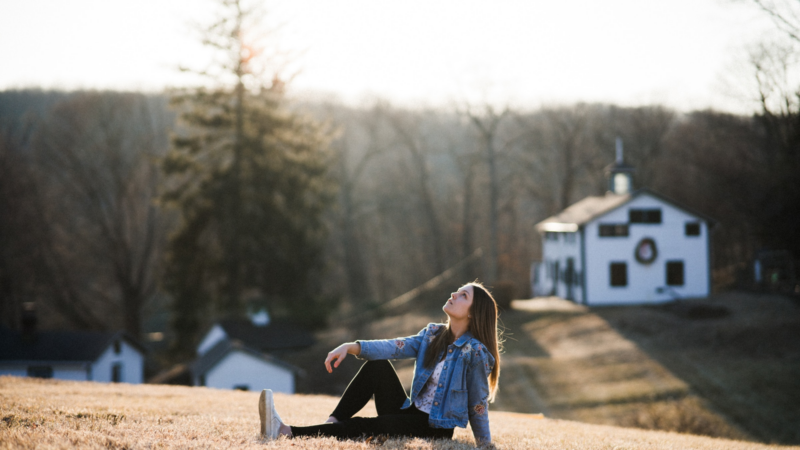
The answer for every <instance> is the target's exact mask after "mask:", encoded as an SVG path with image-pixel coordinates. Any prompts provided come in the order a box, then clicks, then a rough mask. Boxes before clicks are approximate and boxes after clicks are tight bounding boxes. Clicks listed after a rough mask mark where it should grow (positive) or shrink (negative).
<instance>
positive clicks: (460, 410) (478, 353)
mask: <svg viewBox="0 0 800 450" xmlns="http://www.w3.org/2000/svg"><path fill="white" fill-rule="evenodd" d="M444 328H445V325H444V324H436V323H431V324H428V326H427V327H425V328H423V329H422V330H421V331H420V332H419V334H417V335H416V336H408V337H404V338H397V339H385V340H371V341H357V342H358V343H359V344H361V353H360V354H359V355H358V356H357V357H358V358H359V359H367V360H372V359H411V358H415V359H416V360H417V361H416V364H415V365H414V382H413V384H412V386H411V397H410V398H408V399H406V401H405V403H404V404H403V407H402V408H403V409H406V408H408V407H410V406H411V405H412V404H413V403H414V401H415V400H416V398H417V396H418V395H419V394H420V392H421V391H422V388H423V387H424V386H425V383H426V382H427V381H428V378H430V376H431V374H432V373H433V369H434V368H433V367H431V368H426V367H425V366H424V364H423V361H424V360H425V351H426V350H427V349H428V345H429V344H430V343H431V341H433V338H434V336H436V334H437V333H438V332H439V331H440V330H443V329H444ZM441 358H442V355H441V354H439V356H438V358H437V361H439V360H441ZM494 363H495V360H494V357H493V356H492V354H491V353H490V352H489V350H488V349H487V348H486V346H485V345H483V344H482V343H481V342H480V341H479V340H477V339H475V338H474V337H473V336H472V334H471V333H470V332H469V331H467V332H466V333H464V334H463V335H462V336H461V337H459V338H458V339H456V341H455V342H454V343H453V344H451V345H449V346H448V347H447V357H446V359H445V363H444V367H443V368H442V373H441V375H440V376H439V385H438V386H437V387H436V393H435V394H434V397H433V405H432V406H431V412H430V415H429V418H428V424H429V425H430V426H431V427H433V428H455V427H461V428H466V427H467V421H468V420H469V423H470V425H472V434H473V435H474V436H475V441H476V442H477V443H478V444H484V443H490V442H491V441H492V434H491V432H490V431H489V404H488V401H487V399H488V398H489V374H490V373H491V372H492V367H494Z"/></svg>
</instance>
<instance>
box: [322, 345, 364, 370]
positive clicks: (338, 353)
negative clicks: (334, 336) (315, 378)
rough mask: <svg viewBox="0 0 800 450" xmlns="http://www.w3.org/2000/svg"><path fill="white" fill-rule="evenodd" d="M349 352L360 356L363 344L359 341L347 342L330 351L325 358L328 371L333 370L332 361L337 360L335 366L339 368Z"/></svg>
mask: <svg viewBox="0 0 800 450" xmlns="http://www.w3.org/2000/svg"><path fill="white" fill-rule="evenodd" d="M348 353H349V354H351V355H355V356H358V354H359V353H361V344H359V343H358V342H347V343H344V344H342V345H340V346H338V347H336V348H335V349H333V350H331V351H330V352H328V357H327V358H325V368H326V369H328V373H331V372H333V369H332V368H331V362H333V361H336V362H335V363H334V364H333V368H334V369H335V368H338V367H339V364H341V363H342V360H343V359H344V358H345V357H346V356H347V354H348Z"/></svg>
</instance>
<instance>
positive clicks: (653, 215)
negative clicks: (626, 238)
mask: <svg viewBox="0 0 800 450" xmlns="http://www.w3.org/2000/svg"><path fill="white" fill-rule="evenodd" d="M628 221H629V222H630V223H661V210H660V209H658V208H653V209H631V210H628Z"/></svg>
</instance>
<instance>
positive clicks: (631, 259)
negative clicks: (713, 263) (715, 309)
mask: <svg viewBox="0 0 800 450" xmlns="http://www.w3.org/2000/svg"><path fill="white" fill-rule="evenodd" d="M631 208H660V209H661V219H662V223H660V224H639V223H635V224H630V225H629V236H627V237H602V238H601V237H599V234H598V233H599V224H601V223H628V210H629V209H631ZM687 222H700V236H686V235H685V224H686V223H687ZM585 236H586V262H587V264H586V272H587V274H586V282H587V285H586V287H587V297H588V303H589V304H590V305H602V304H633V303H656V302H664V301H669V300H672V299H673V298H674V297H673V296H672V295H670V293H669V291H665V292H662V293H658V292H657V290H656V289H657V288H659V287H662V288H663V287H666V286H667V282H666V263H667V261H671V260H680V261H683V264H684V285H683V286H670V287H669V289H670V290H672V291H673V292H674V293H676V294H677V295H679V296H681V297H705V296H707V295H708V294H709V273H708V270H709V255H708V227H707V224H706V223H705V222H704V221H702V220H701V219H699V218H697V217H695V216H692V215H690V214H687V213H686V212H684V211H682V210H680V209H678V208H675V207H673V206H671V205H669V204H668V203H665V202H663V201H661V200H659V199H658V198H656V197H653V196H651V195H648V194H642V195H639V196H637V197H636V198H634V199H633V200H631V201H630V202H629V203H627V204H625V205H623V206H622V207H620V208H617V209H616V210H614V211H611V212H609V213H607V214H605V215H604V216H602V217H600V218H597V219H595V220H593V221H592V222H590V223H588V224H587V225H586V227H585ZM648 237H649V238H651V239H653V240H654V241H655V243H656V247H657V250H658V256H657V258H656V259H655V261H653V262H652V263H651V264H641V263H639V262H638V261H636V258H635V256H634V250H635V247H636V245H637V244H638V243H639V242H640V241H641V240H642V239H644V238H648ZM611 262H625V263H627V269H628V285H627V286H624V287H612V286H611V285H610V273H609V272H610V263H611Z"/></svg>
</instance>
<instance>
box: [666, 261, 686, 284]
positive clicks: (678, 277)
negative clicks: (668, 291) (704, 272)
mask: <svg viewBox="0 0 800 450" xmlns="http://www.w3.org/2000/svg"><path fill="white" fill-rule="evenodd" d="M667 286H683V261H667Z"/></svg>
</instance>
